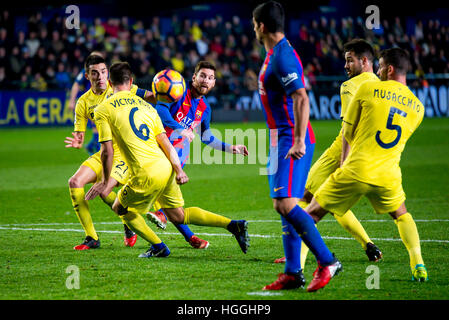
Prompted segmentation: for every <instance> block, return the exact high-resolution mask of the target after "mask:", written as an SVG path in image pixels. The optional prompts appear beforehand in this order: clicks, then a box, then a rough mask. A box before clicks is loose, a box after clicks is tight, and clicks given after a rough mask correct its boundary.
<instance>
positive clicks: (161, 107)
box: [156, 101, 184, 130]
mask: <svg viewBox="0 0 449 320" xmlns="http://www.w3.org/2000/svg"><path fill="white" fill-rule="evenodd" d="M156 111H157V113H158V114H159V117H160V118H161V120H162V123H163V125H164V126H165V127H169V128H171V129H173V130H177V129H180V130H183V129H184V127H183V126H182V125H181V124H179V123H178V122H177V121H176V120H175V119H173V117H172V115H171V113H170V105H168V104H165V103H162V102H160V101H158V102H157V104H156Z"/></svg>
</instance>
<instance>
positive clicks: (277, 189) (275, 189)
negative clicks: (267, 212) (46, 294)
mask: <svg viewBox="0 0 449 320" xmlns="http://www.w3.org/2000/svg"><path fill="white" fill-rule="evenodd" d="M284 188H285V187H279V188H274V189H273V190H274V192H278V191H279V190H281V189H284Z"/></svg>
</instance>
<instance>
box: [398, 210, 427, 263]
mask: <svg viewBox="0 0 449 320" xmlns="http://www.w3.org/2000/svg"><path fill="white" fill-rule="evenodd" d="M394 222H395V223H396V225H397V226H398V230H399V235H400V236H401V239H402V242H403V243H404V245H405V247H406V248H407V251H408V254H409V256H410V267H411V268H412V270H413V269H414V268H415V266H416V265H417V264H424V261H423V258H422V256H421V245H420V244H419V234H418V229H417V228H416V224H415V220H413V217H412V215H411V214H410V213H408V212H407V213H406V214H403V215H402V216H400V217H399V218H397V219H395V220H394Z"/></svg>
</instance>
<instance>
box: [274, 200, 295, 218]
mask: <svg viewBox="0 0 449 320" xmlns="http://www.w3.org/2000/svg"><path fill="white" fill-rule="evenodd" d="M273 207H274V210H276V211H277V212H278V213H279V214H281V215H283V216H286V215H287V214H288V213H289V212H290V210H291V209H290V208H289V207H288V206H287V205H286V204H285V203H283V202H280V201H275V202H274V204H273ZM289 209H290V210H289Z"/></svg>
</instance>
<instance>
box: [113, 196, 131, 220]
mask: <svg viewBox="0 0 449 320" xmlns="http://www.w3.org/2000/svg"><path fill="white" fill-rule="evenodd" d="M112 210H113V211H114V212H115V213H117V214H118V215H119V216H124V215H125V214H127V213H128V208H125V207H123V206H122V205H121V204H120V202H119V201H117V199H116V201H114V203H113V204H112Z"/></svg>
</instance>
